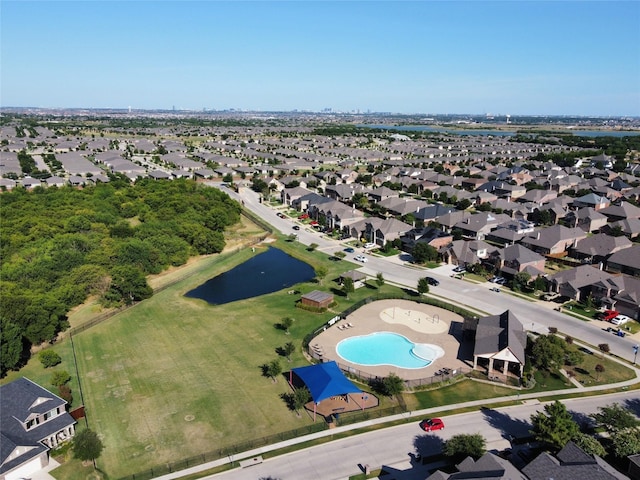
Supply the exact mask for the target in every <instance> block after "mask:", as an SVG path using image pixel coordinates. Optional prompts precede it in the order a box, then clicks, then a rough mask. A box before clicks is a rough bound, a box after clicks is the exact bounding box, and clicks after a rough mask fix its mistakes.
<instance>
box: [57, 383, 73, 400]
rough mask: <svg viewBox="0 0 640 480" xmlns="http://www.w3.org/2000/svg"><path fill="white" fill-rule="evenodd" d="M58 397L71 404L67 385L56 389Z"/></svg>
mask: <svg viewBox="0 0 640 480" xmlns="http://www.w3.org/2000/svg"><path fill="white" fill-rule="evenodd" d="M58 396H59V397H60V398H61V399H63V400H64V401H65V402H67V403H68V404H69V405H71V404H72V403H73V395H72V394H71V387H70V386H69V385H66V384H64V385H60V386H59V387H58Z"/></svg>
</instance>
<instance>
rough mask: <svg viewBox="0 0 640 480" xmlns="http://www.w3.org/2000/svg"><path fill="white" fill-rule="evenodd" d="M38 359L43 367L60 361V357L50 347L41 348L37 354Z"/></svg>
mask: <svg viewBox="0 0 640 480" xmlns="http://www.w3.org/2000/svg"><path fill="white" fill-rule="evenodd" d="M38 359H39V360H40V363H42V365H43V366H44V368H49V367H53V366H55V365H58V364H59V363H60V362H62V358H61V357H60V355H58V354H57V353H56V352H54V351H53V350H51V349H48V350H41V351H40V353H39V354H38Z"/></svg>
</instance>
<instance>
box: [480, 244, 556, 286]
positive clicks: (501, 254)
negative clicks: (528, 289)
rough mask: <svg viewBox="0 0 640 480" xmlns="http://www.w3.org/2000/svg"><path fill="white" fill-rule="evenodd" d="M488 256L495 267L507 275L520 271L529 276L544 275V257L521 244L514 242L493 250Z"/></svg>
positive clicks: (510, 275)
mask: <svg viewBox="0 0 640 480" xmlns="http://www.w3.org/2000/svg"><path fill="white" fill-rule="evenodd" d="M490 258H491V261H492V262H493V263H494V265H495V266H496V269H497V270H499V271H500V272H501V273H502V274H505V275H506V276H508V277H512V276H514V275H515V274H516V273H520V272H526V273H528V274H529V275H531V278H536V277H538V276H540V275H544V265H545V262H546V258H545V257H543V256H542V255H540V254H538V253H536V252H534V251H531V250H529V249H528V248H527V247H525V246H523V245H519V244H515V245H510V246H508V247H506V248H503V249H499V250H495V251H494V252H492V253H491V255H490Z"/></svg>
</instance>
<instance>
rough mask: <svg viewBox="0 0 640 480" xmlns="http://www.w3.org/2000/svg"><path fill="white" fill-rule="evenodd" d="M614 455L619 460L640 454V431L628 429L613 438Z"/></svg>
mask: <svg viewBox="0 0 640 480" xmlns="http://www.w3.org/2000/svg"><path fill="white" fill-rule="evenodd" d="M611 447H612V451H613V454H614V455H615V456H616V457H618V458H625V457H628V456H629V455H635V454H636V453H640V430H639V429H637V428H628V429H626V430H622V431H620V432H618V433H616V434H615V435H614V436H613V437H612V438H611Z"/></svg>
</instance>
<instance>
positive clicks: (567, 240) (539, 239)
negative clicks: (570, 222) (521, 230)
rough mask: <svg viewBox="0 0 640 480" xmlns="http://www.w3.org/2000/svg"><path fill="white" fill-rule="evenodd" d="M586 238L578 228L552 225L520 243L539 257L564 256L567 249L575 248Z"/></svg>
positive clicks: (584, 233) (583, 232)
mask: <svg viewBox="0 0 640 480" xmlns="http://www.w3.org/2000/svg"><path fill="white" fill-rule="evenodd" d="M586 236H587V234H586V232H585V231H584V230H582V229H580V228H567V227H565V226H562V225H553V226H551V227H548V228H544V229H542V230H538V231H537V232H535V233H534V234H533V236H527V237H524V238H522V240H520V243H521V244H522V245H524V246H525V247H527V248H529V249H530V250H533V251H534V252H538V253H539V254H541V255H557V254H565V253H566V252H567V250H568V249H569V247H572V246H575V245H576V244H577V242H578V241H579V240H582V239H583V238H586Z"/></svg>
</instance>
